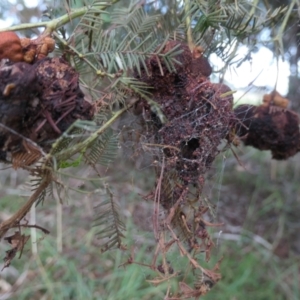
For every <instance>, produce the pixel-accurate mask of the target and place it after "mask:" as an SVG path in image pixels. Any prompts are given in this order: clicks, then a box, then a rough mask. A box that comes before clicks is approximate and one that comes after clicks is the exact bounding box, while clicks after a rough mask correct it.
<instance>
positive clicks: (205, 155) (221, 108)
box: [136, 41, 233, 206]
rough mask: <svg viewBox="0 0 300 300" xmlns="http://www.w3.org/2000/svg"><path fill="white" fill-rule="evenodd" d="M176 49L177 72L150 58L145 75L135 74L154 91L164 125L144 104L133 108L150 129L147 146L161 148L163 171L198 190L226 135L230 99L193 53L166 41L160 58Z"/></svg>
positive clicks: (226, 90) (186, 47)
mask: <svg viewBox="0 0 300 300" xmlns="http://www.w3.org/2000/svg"><path fill="white" fill-rule="evenodd" d="M176 46H177V47H178V48H177V49H179V50H181V51H182V52H181V53H180V54H179V55H177V56H176V60H177V61H178V62H179V63H180V64H177V65H176V72H175V71H174V72H170V71H169V70H168V68H167V66H166V65H165V64H164V63H163V61H158V58H157V56H153V57H151V58H150V59H148V60H147V61H146V64H147V67H148V70H149V74H150V75H148V73H147V72H146V71H142V74H141V75H138V74H136V77H137V78H138V79H139V80H142V81H144V82H146V83H147V84H148V85H150V86H151V87H153V89H152V90H151V91H152V94H153V96H152V97H153V99H155V101H156V102H157V103H158V104H159V105H160V108H161V110H162V113H163V114H164V116H165V117H166V119H167V120H168V121H167V122H166V123H165V124H162V123H161V122H160V120H159V117H158V116H157V115H156V114H155V113H154V112H153V111H152V110H151V107H150V105H149V104H148V103H147V102H146V101H145V100H142V99H141V100H140V102H139V103H138V104H137V105H136V108H137V110H138V111H143V112H144V118H145V119H146V121H147V123H148V124H149V125H152V127H148V128H149V129H148V137H149V140H152V142H153V143H155V144H160V145H165V146H162V147H163V154H164V157H165V159H166V161H165V168H166V169H167V170H176V171H177V174H178V176H179V177H180V179H181V181H182V182H183V183H184V185H187V184H189V183H197V184H198V181H199V180H198V178H199V177H200V176H201V175H202V174H204V173H205V172H206V170H207V169H208V168H209V167H210V166H211V164H212V162H213V161H214V159H215V157H216V156H217V154H218V153H219V148H218V146H219V145H220V143H221V141H222V139H224V138H225V137H226V135H227V134H228V132H229V124H230V120H231V119H232V116H233V114H232V100H233V98H232V96H231V95H230V94H229V95H225V97H223V94H224V92H228V91H230V89H229V88H228V87H227V86H225V85H223V84H213V83H211V82H210V80H209V78H208V76H209V75H210V74H211V67H210V65H209V63H208V61H207V59H206V58H204V57H203V54H202V53H199V51H194V52H193V53H192V52H191V51H190V49H189V48H188V46H187V45H186V44H183V43H179V42H176V41H169V42H168V43H167V44H166V45H165V48H164V50H163V52H164V53H167V52H168V51H170V49H172V48H174V47H176ZM141 107H142V109H141ZM166 206H168V205H167V204H166Z"/></svg>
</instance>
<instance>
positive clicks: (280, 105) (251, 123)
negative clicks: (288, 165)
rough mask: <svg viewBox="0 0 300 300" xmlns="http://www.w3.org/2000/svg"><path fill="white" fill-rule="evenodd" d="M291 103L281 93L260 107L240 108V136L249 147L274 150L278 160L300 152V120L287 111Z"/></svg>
mask: <svg viewBox="0 0 300 300" xmlns="http://www.w3.org/2000/svg"><path fill="white" fill-rule="evenodd" d="M288 104H289V101H288V99H286V98H284V97H282V96H281V95H280V94H279V93H278V92H276V91H274V92H272V93H271V94H266V95H264V97H263V104H262V105H260V106H253V105H240V106H238V107H237V108H236V109H235V110H234V112H235V115H236V117H237V122H236V133H237V135H238V136H239V137H240V139H241V140H242V141H243V142H244V144H245V145H249V146H252V147H255V148H257V149H260V150H270V151H271V153H272V157H273V158H274V159H278V160H282V159H287V158H289V157H291V156H293V155H295V154H296V153H297V152H299V151H300V132H299V116H298V114H297V113H295V112H293V111H292V110H289V109H287V107H288Z"/></svg>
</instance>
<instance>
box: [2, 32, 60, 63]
mask: <svg viewBox="0 0 300 300" xmlns="http://www.w3.org/2000/svg"><path fill="white" fill-rule="evenodd" d="M54 48H55V40H54V39H52V38H51V37H50V36H49V35H43V34H42V35H40V36H39V37H37V38H36V39H29V38H19V36H18V35H17V34H16V33H14V32H13V31H5V32H0V60H1V59H9V60H10V61H11V62H21V61H24V62H27V63H34V62H35V61H37V60H40V59H43V58H45V57H47V56H48V54H49V53H50V52H52V51H53V50H54Z"/></svg>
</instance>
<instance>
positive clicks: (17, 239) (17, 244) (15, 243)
mask: <svg viewBox="0 0 300 300" xmlns="http://www.w3.org/2000/svg"><path fill="white" fill-rule="evenodd" d="M29 237H30V236H29V235H25V234H20V232H19V231H16V232H15V233H14V234H13V235H11V236H8V237H5V238H4V240H6V241H7V242H8V243H9V244H10V245H11V249H10V250H7V251H6V256H5V258H4V266H3V268H2V270H3V269H4V268H7V267H9V265H10V263H11V261H12V260H13V259H14V257H15V256H16V254H17V252H18V251H20V256H19V258H20V257H21V255H22V251H23V248H24V246H25V244H26V243H27V241H28V240H29Z"/></svg>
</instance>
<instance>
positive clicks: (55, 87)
mask: <svg viewBox="0 0 300 300" xmlns="http://www.w3.org/2000/svg"><path fill="white" fill-rule="evenodd" d="M2 38H3V39H2ZM54 45H55V43H54V40H53V39H51V38H50V37H39V38H37V39H35V40H29V39H23V40H22V39H21V40H20V39H19V38H18V37H17V36H16V34H14V33H12V32H6V33H1V36H0V58H1V59H3V60H2V61H1V67H0V124H1V126H0V160H2V161H6V162H11V163H12V164H13V166H14V167H15V168H18V167H24V166H28V165H30V164H32V163H34V162H35V161H37V160H38V159H39V158H40V157H41V152H42V151H45V152H47V151H49V149H50V148H51V145H52V143H53V141H54V140H55V139H56V138H57V137H59V136H60V135H61V134H62V133H63V132H64V131H65V130H66V129H67V128H68V127H69V126H70V125H71V124H72V123H73V122H74V121H76V120H77V119H91V118H92V116H93V107H92V105H91V104H90V103H89V102H87V101H86V100H85V99H84V94H83V93H82V91H81V90H80V88H79V75H78V73H77V72H76V71H75V70H74V69H73V68H72V67H71V66H70V65H69V64H68V63H67V62H66V61H64V60H63V59H62V58H58V57H57V58H48V57H47V55H48V53H49V52H51V51H52V50H53V49H54ZM4 59H5V60H4Z"/></svg>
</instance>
